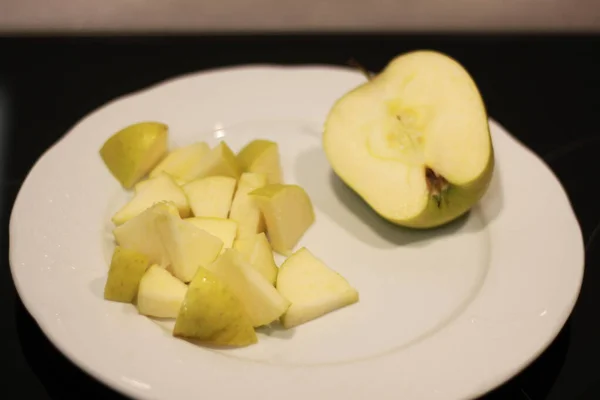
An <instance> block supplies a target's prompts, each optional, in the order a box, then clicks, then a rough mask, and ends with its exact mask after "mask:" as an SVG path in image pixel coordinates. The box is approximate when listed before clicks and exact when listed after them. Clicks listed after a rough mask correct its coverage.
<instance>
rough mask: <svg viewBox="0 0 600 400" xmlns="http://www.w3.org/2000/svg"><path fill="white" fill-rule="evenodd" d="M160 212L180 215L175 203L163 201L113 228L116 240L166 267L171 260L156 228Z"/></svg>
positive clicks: (154, 262)
mask: <svg viewBox="0 0 600 400" xmlns="http://www.w3.org/2000/svg"><path fill="white" fill-rule="evenodd" d="M160 213H168V214H172V215H176V216H179V210H178V209H177V207H176V206H175V204H174V203H170V202H161V203H157V204H155V205H153V206H152V207H150V208H148V209H147V210H146V211H144V212H142V213H141V214H139V215H138V216H136V217H134V218H132V219H130V220H129V221H127V222H125V223H124V224H123V225H119V226H117V227H116V228H115V229H113V235H114V237H115V241H116V242H117V244H118V245H119V246H121V247H122V248H124V249H129V250H135V251H137V252H139V253H141V254H144V255H146V256H148V260H149V261H150V263H151V264H159V265H161V266H162V267H166V266H167V265H168V264H169V263H170V261H169V257H168V255H167V253H166V251H165V249H164V247H163V244H162V241H161V238H160V236H159V234H158V230H157V229H156V217H157V216H158V215H159V214H160Z"/></svg>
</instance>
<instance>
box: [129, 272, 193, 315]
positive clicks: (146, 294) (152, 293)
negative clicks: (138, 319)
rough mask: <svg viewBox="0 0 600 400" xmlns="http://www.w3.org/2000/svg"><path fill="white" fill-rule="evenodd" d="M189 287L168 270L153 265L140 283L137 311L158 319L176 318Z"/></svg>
mask: <svg viewBox="0 0 600 400" xmlns="http://www.w3.org/2000/svg"><path fill="white" fill-rule="evenodd" d="M186 292H187V285H186V284H185V283H183V282H181V281H180V280H179V279H177V278H175V277H174V276H173V275H171V274H170V273H169V272H168V271H167V270H166V269H164V268H161V267H160V266H158V265H152V266H150V268H148V270H147V271H146V273H145V274H144V276H142V279H141V281H140V285H139V288H138V295H137V309H138V311H139V313H140V314H142V315H146V316H148V317H157V318H176V317H177V315H178V314H179V309H180V308H181V304H182V303H183V299H184V297H185V293H186Z"/></svg>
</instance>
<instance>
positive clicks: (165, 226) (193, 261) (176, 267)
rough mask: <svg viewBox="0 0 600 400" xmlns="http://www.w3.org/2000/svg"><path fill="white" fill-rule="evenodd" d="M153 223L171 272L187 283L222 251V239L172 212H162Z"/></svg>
mask: <svg viewBox="0 0 600 400" xmlns="http://www.w3.org/2000/svg"><path fill="white" fill-rule="evenodd" d="M156 225H157V229H158V232H159V235H160V238H161V240H162V243H163V246H164V248H165V250H166V252H167V254H168V256H169V260H171V265H170V269H171V270H172V272H173V275H175V277H177V278H178V279H180V280H181V281H182V282H185V283H187V282H189V281H191V280H192V278H193V277H194V275H195V274H196V270H197V269H198V267H200V266H207V265H208V264H210V263H211V262H213V261H214V260H215V259H216V258H217V256H218V255H219V254H220V253H221V249H222V248H223V242H222V241H221V239H219V238H217V237H216V236H213V235H211V234H210V233H208V232H206V231H204V230H202V229H199V228H196V227H195V226H194V225H193V224H191V223H189V222H186V221H184V220H182V219H180V218H179V217H178V216H174V215H171V214H161V215H158V217H157V218H156Z"/></svg>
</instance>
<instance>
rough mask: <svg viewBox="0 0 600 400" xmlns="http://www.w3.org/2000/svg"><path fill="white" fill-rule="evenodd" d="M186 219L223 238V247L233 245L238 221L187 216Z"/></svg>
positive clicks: (226, 247)
mask: <svg viewBox="0 0 600 400" xmlns="http://www.w3.org/2000/svg"><path fill="white" fill-rule="evenodd" d="M184 221H186V222H189V223H191V224H192V225H194V226H195V227H196V228H199V229H203V230H205V231H206V232H208V233H210V234H211V235H213V236H216V237H218V238H219V239H221V241H222V242H223V249H229V248H231V246H233V241H234V239H235V234H236V232H237V223H236V222H235V221H232V220H230V219H223V218H207V217H192V218H186V219H185V220H184Z"/></svg>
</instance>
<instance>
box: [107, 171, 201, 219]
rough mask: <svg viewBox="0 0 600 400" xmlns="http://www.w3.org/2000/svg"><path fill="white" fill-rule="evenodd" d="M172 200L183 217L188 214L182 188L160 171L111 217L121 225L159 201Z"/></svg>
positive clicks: (188, 208)
mask: <svg viewBox="0 0 600 400" xmlns="http://www.w3.org/2000/svg"><path fill="white" fill-rule="evenodd" d="M164 201H166V202H172V203H174V204H175V205H176V206H177V209H178V210H179V215H180V216H181V217H183V218H185V217H187V216H188V215H189V214H190V206H189V204H188V200H187V197H186V196H185V193H184V192H183V189H181V187H179V185H177V183H175V181H173V178H171V177H170V176H169V175H168V174H165V173H161V174H160V175H159V176H157V177H156V178H153V179H151V180H149V181H148V182H147V183H146V184H145V185H144V186H143V187H142V188H141V189H140V190H137V191H136V192H135V194H134V196H133V198H132V199H131V200H130V201H129V202H127V203H126V204H125V205H124V206H123V207H122V208H121V209H120V210H119V211H117V212H116V213H115V215H113V217H112V222H113V223H114V224H115V225H121V224H124V223H125V222H127V221H129V220H130V219H132V218H134V217H136V216H138V215H139V214H141V213H142V212H144V211H145V210H147V209H148V208H150V207H152V206H153V205H154V204H156V203H160V202H164Z"/></svg>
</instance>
